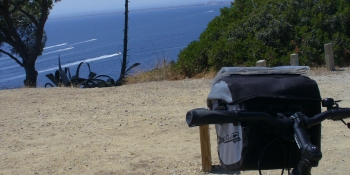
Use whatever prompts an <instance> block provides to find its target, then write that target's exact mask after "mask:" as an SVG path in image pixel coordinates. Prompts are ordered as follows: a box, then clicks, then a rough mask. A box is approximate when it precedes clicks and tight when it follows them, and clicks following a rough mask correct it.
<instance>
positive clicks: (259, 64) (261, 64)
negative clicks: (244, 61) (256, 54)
mask: <svg viewBox="0 0 350 175" xmlns="http://www.w3.org/2000/svg"><path fill="white" fill-rule="evenodd" d="M256 67H266V61H265V60H259V61H258V62H256Z"/></svg>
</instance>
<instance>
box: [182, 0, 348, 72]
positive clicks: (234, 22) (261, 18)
mask: <svg viewBox="0 0 350 175" xmlns="http://www.w3.org/2000/svg"><path fill="white" fill-rule="evenodd" d="M326 43H333V50H334V57H335V63H336V64H337V65H339V66H344V65H349V63H350V62H349V61H350V51H349V50H350V1H344V0H334V1H327V0H316V1H315V0H294V1H291V0H252V1H246V0H235V1H234V2H233V3H232V4H231V7H230V8H223V9H221V11H220V16H218V17H216V18H214V19H213V20H212V21H211V22H210V23H209V24H208V27H207V29H206V30H205V31H204V32H203V33H202V34H201V35H200V37H199V40H198V41H193V42H191V43H190V44H189V45H188V47H187V48H185V49H184V50H182V51H181V52H180V54H179V59H178V62H177V63H176V67H177V69H178V70H182V73H184V74H185V75H186V76H190V77H191V76H194V75H195V74H197V73H199V72H202V71H204V70H208V69H214V70H219V69H220V68H221V67H223V66H253V65H255V63H256V61H258V60H261V59H265V60H267V63H268V66H280V65H288V64H289V57H290V54H292V53H298V55H299V63H300V64H301V65H309V66H320V65H323V64H325V60H324V44H326Z"/></svg>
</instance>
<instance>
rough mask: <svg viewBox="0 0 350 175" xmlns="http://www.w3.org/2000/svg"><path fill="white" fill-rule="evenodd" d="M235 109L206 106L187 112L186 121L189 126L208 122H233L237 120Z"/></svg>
mask: <svg viewBox="0 0 350 175" xmlns="http://www.w3.org/2000/svg"><path fill="white" fill-rule="evenodd" d="M236 116H237V113H236V112H235V111H214V110H208V109H205V108H197V109H192V110H190V111H188V112H187V114H186V122H187V124H188V126H189V127H194V126H202V125H208V124H221V123H232V122H234V121H235V117H236Z"/></svg>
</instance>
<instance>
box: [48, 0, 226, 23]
mask: <svg viewBox="0 0 350 175" xmlns="http://www.w3.org/2000/svg"><path fill="white" fill-rule="evenodd" d="M230 3H231V2H229V1H225V2H223V3H221V4H210V5H206V4H202V3H201V4H192V5H182V6H168V7H158V8H147V9H137V10H129V13H134V12H147V11H154V10H167V9H177V8H188V7H200V6H217V5H225V4H227V5H228V4H230ZM119 13H124V10H117V11H115V10H108V11H106V12H105V11H94V12H85V13H71V14H65V15H56V16H52V17H49V20H61V19H71V18H81V17H88V16H102V15H109V14H119Z"/></svg>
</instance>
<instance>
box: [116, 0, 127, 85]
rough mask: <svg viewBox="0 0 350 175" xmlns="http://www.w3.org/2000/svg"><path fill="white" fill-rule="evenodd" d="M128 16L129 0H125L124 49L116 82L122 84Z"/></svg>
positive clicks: (124, 68) (125, 57)
mask: <svg viewBox="0 0 350 175" xmlns="http://www.w3.org/2000/svg"><path fill="white" fill-rule="evenodd" d="M128 18H129V1H128V0H125V21H124V50H123V61H122V66H121V70H120V75H119V79H118V81H117V82H119V83H121V84H123V79H124V78H125V71H126V66H127V54H128V20H129V19H128Z"/></svg>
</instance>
